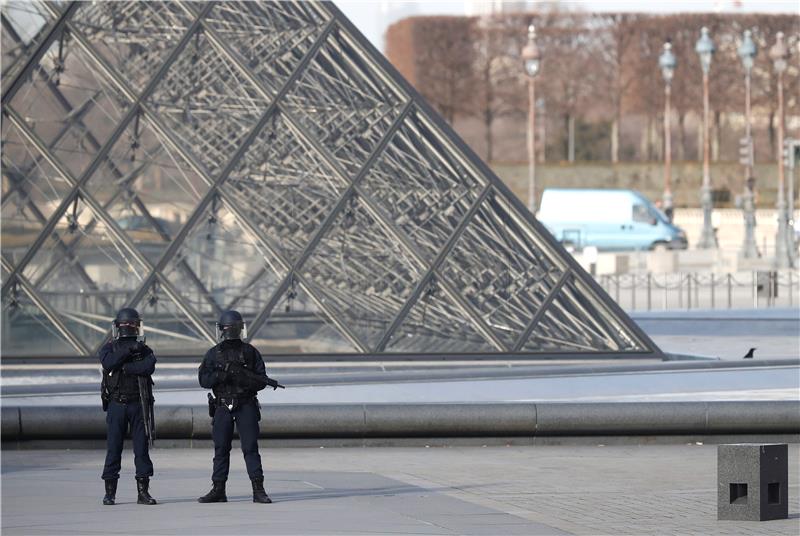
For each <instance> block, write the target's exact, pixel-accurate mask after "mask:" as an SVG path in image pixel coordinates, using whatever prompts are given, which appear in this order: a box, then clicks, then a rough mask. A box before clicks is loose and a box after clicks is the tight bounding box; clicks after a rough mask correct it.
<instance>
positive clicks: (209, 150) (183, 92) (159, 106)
mask: <svg viewBox="0 0 800 536" xmlns="http://www.w3.org/2000/svg"><path fill="white" fill-rule="evenodd" d="M147 104H148V106H149V107H150V108H151V109H152V110H153V111H154V112H155V113H156V115H157V116H158V117H159V118H160V119H161V120H162V121H163V122H164V124H165V125H166V127H167V128H168V129H169V130H170V131H171V133H172V134H173V135H174V139H175V141H177V142H178V143H180V144H182V145H183V147H184V148H185V149H187V150H188V151H189V152H191V153H192V154H193V155H194V157H195V158H196V159H197V160H198V161H199V162H201V163H202V165H204V166H205V168H206V170H207V171H208V173H209V174H210V175H211V176H212V177H213V176H216V175H217V174H218V173H219V172H220V171H221V170H222V168H223V167H224V166H225V164H227V163H228V161H229V160H230V159H231V157H232V156H233V154H234V152H236V150H237V149H238V148H239V144H240V143H241V142H242V141H243V140H244V138H245V137H246V136H247V135H248V134H249V133H250V132H251V131H252V130H253V128H254V127H255V126H256V124H257V123H258V120H259V118H260V117H261V115H262V114H263V113H264V112H265V111H266V108H267V106H268V105H269V103H268V102H267V101H265V100H264V99H263V98H262V97H261V96H260V95H259V93H258V92H257V90H256V88H255V86H253V84H251V83H250V82H249V81H248V80H247V79H246V78H245V76H244V75H243V74H242V73H241V72H240V71H239V70H238V69H237V68H236V66H235V65H234V64H232V63H231V62H230V61H228V60H227V59H226V58H225V57H224V56H223V54H222V53H221V52H220V51H219V50H217V49H216V47H214V45H212V44H211V42H210V41H209V39H208V37H206V35H205V34H204V33H203V32H202V31H197V32H196V33H195V34H194V35H193V36H192V38H191V41H190V42H189V44H188V45H187V46H186V48H185V49H184V50H183V51H182V52H181V54H180V56H179V57H178V58H177V59H176V60H175V62H174V63H173V64H172V66H171V67H170V68H169V70H168V71H167V73H166V74H165V75H164V78H163V79H162V80H161V81H160V82H159V83H158V85H157V86H156V88H155V91H154V92H153V94H152V95H151V96H150V98H149V99H147Z"/></svg>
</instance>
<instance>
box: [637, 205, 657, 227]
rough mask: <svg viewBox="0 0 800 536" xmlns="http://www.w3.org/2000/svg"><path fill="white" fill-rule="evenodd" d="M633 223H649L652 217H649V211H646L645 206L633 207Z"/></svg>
mask: <svg viewBox="0 0 800 536" xmlns="http://www.w3.org/2000/svg"><path fill="white" fill-rule="evenodd" d="M632 216H633V221H638V222H641V223H650V220H652V219H653V217H652V216H651V215H650V211H649V210H647V206H646V205H638V204H635V205H633V215H632Z"/></svg>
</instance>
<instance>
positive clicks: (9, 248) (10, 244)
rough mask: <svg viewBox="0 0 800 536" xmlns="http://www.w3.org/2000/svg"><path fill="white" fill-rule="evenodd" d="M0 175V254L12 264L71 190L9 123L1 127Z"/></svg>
mask: <svg viewBox="0 0 800 536" xmlns="http://www.w3.org/2000/svg"><path fill="white" fill-rule="evenodd" d="M2 175H3V200H2V226H1V227H0V228H1V229H2V237H1V239H2V244H3V254H4V255H6V257H8V258H9V259H12V260H13V259H17V258H21V257H23V256H24V254H25V252H26V251H27V249H28V248H29V247H30V246H31V245H32V244H33V243H34V241H35V240H36V239H37V238H38V236H39V232H40V231H41V230H42V229H43V228H44V225H45V223H47V220H48V219H49V218H50V216H51V215H52V214H53V212H54V211H55V210H56V208H58V206H59V205H60V204H61V201H62V200H63V199H64V198H65V197H66V196H67V195H68V194H69V192H70V190H71V189H72V188H71V186H70V184H69V182H68V181H67V180H66V179H65V178H64V177H62V176H61V175H60V174H59V173H58V172H57V171H56V170H55V169H54V168H53V167H52V166H51V165H50V164H49V163H48V162H47V161H46V160H45V159H44V158H43V157H42V155H40V154H39V153H38V152H34V151H33V150H32V148H31V147H30V145H29V144H27V143H26V141H25V140H24V138H23V137H22V135H21V133H20V132H19V130H18V129H17V127H16V126H14V125H11V124H10V122H9V121H4V124H3V151H2Z"/></svg>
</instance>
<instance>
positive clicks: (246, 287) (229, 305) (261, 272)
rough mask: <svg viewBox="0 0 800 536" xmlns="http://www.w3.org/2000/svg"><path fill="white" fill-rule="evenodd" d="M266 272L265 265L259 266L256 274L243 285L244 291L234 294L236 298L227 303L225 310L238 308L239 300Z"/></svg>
mask: <svg viewBox="0 0 800 536" xmlns="http://www.w3.org/2000/svg"><path fill="white" fill-rule="evenodd" d="M266 273H267V269H266V268H264V267H263V266H262V267H261V268H259V269H258V271H257V272H256V273H255V275H253V277H251V278H250V280H249V281H248V282H247V283H246V284H245V285H244V286H243V287H242V289H243V290H242V292H241V293H240V294H237V295H236V296H234V298H233V299H232V300H231V301H229V302H228V303H227V304H226V305H225V310H226V311H228V310H230V309H236V307H237V306H238V305H239V302H240V301H242V300H243V299H244V298H245V297H246V296H247V295H248V294H249V293H250V288H251V287H252V286H253V285H255V284H256V283H257V282H258V280H259V279H261V276H263V275H264V274H266Z"/></svg>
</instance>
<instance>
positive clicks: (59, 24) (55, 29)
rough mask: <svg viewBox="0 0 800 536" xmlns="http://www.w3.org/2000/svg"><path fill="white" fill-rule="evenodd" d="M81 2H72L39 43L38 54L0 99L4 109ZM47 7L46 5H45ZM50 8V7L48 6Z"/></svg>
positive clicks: (30, 60) (31, 59)
mask: <svg viewBox="0 0 800 536" xmlns="http://www.w3.org/2000/svg"><path fill="white" fill-rule="evenodd" d="M78 4H79V2H70V4H69V5H68V6H67V7H66V9H64V11H62V12H61V14H60V15H59V16H58V18H57V19H56V20H55V22H53V24H52V26H51V27H50V30H49V31H48V32H47V35H46V36H45V37H44V39H42V41H41V43H39V45H38V47H37V49H36V52H34V53H33V54H32V55H31V56H30V57H29V58H28V61H26V62H25V66H24V67H23V68H22V69H21V70H20V72H19V73H17V76H16V78H14V81H13V82H11V85H10V86H8V89H6V92H5V93H3V97H2V99H0V103H2V106H3V108H5V107H6V105H7V104H8V103H9V102H11V99H13V98H14V95H16V94H17V91H19V88H21V87H22V84H24V83H25V80H26V79H27V78H28V76H29V75H30V74H31V72H32V71H33V69H34V68H36V66H37V65H38V64H39V60H40V59H42V56H44V53H45V52H47V49H48V48H50V45H51V44H52V43H53V41H55V40H56V38H57V37H58V36H59V35H61V31H62V30H63V28H64V25H65V24H66V23H67V20H68V19H69V18H70V17H71V16H72V14H73V13H74V12H75V10H76V9H78ZM45 5H46V4H45ZM47 7H48V8H49V6H47Z"/></svg>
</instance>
